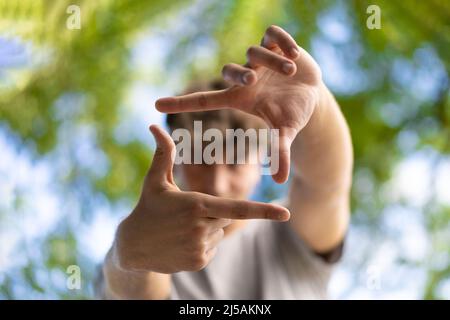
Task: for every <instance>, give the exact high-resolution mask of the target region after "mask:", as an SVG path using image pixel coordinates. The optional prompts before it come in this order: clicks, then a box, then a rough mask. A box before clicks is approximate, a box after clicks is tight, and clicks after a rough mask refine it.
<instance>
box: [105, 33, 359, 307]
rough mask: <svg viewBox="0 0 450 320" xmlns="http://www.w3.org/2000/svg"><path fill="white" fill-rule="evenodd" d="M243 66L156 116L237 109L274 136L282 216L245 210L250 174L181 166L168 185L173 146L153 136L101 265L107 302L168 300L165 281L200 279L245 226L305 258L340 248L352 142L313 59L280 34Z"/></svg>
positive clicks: (254, 207)
mask: <svg viewBox="0 0 450 320" xmlns="http://www.w3.org/2000/svg"><path fill="white" fill-rule="evenodd" d="M247 60H248V61H247V63H246V64H245V65H243V66H241V65H236V64H227V65H226V66H224V68H223V76H224V78H225V79H226V80H228V81H229V82H231V83H232V84H233V86H232V87H231V88H229V89H226V90H220V91H211V92H200V93H193V94H189V95H185V96H179V97H168V98H162V99H160V100H158V101H157V102H156V108H157V109H158V110H159V111H161V112H166V113H172V112H189V111H199V110H202V111H203V110H213V109H219V108H236V109H239V110H242V111H244V112H247V113H250V114H253V115H257V116H259V117H261V118H262V119H264V120H265V121H266V123H267V124H268V125H269V126H270V127H272V128H277V129H279V130H280V146H279V157H280V170H279V171H278V172H276V173H274V175H273V179H274V180H275V181H276V182H279V183H283V182H286V181H287V179H288V176H289V169H290V168H291V167H292V169H293V175H291V177H292V178H291V181H290V191H289V209H290V211H289V210H287V209H286V208H283V207H281V206H276V205H272V204H265V203H256V202H251V201H247V200H245V199H247V197H248V196H249V195H250V193H251V191H252V190H253V189H254V187H255V186H256V184H257V183H258V180H259V169H258V167H257V166H255V165H250V164H245V165H231V166H230V165H218V164H215V165H181V166H180V168H179V169H180V170H179V171H180V178H181V180H182V181H183V183H184V185H185V187H186V188H185V189H187V190H189V191H187V192H186V191H184V192H183V191H180V189H179V188H178V187H177V185H176V184H175V182H174V179H173V173H172V172H173V170H172V169H173V158H174V151H175V146H174V143H173V141H172V140H171V138H170V136H169V135H168V134H167V133H166V132H164V130H162V129H161V128H159V127H157V126H151V127H150V130H151V132H152V134H153V135H154V137H155V139H156V141H157V150H156V152H155V155H154V158H153V163H152V167H151V168H150V170H149V172H148V174H147V176H146V178H145V182H144V186H143V189H142V194H141V197H140V200H139V202H138V204H137V205H136V208H135V209H134V210H133V212H132V213H131V214H130V215H129V216H128V217H127V218H126V219H124V220H123V221H122V223H121V224H120V225H119V227H118V229H117V233H116V237H115V241H114V244H113V246H112V248H111V249H110V251H109V253H108V255H107V257H106V259H105V263H104V267H103V271H104V275H105V280H106V281H105V293H106V296H107V297H109V298H113V299H166V298H167V297H169V294H170V281H171V279H170V274H171V273H174V272H178V271H198V270H201V269H202V268H204V267H205V266H206V265H207V264H208V263H209V262H210V261H211V260H212V259H213V258H214V255H215V254H216V250H217V249H216V246H217V244H218V243H219V242H220V241H224V239H225V241H226V237H227V236H228V235H229V234H231V233H233V232H238V230H239V229H241V228H244V227H245V221H246V220H247V219H272V220H276V221H288V220H289V222H287V223H289V224H290V226H291V227H292V228H293V230H295V232H296V233H297V234H298V236H299V237H300V238H302V239H303V240H304V241H305V242H306V243H307V244H308V245H309V246H310V247H311V249H312V250H314V251H316V252H317V253H325V252H328V251H330V250H332V249H333V248H335V247H336V246H337V245H339V244H340V243H341V242H342V241H343V238H344V236H345V233H346V230H347V227H348V223H349V216H350V214H349V212H350V210H349V191H350V187H351V176H352V166H353V160H352V159H353V154H352V146H351V139H350V133H349V130H348V127H347V124H346V122H345V119H344V117H343V116H342V113H341V111H340V108H339V106H338V104H337V103H336V101H335V100H334V98H333V96H332V94H331V93H330V92H329V91H328V89H327V88H326V87H325V85H324V84H323V82H322V77H321V71H320V68H319V66H318V65H317V63H316V62H315V61H314V59H313V58H312V57H311V56H310V55H309V54H308V53H307V52H306V51H305V50H303V49H302V48H300V47H299V46H298V45H297V44H296V43H295V41H294V39H293V38H292V37H291V36H290V35H289V34H288V33H287V32H285V31H284V30H283V29H281V28H280V27H277V26H271V27H269V28H268V29H267V30H266V33H265V34H264V37H263V40H262V42H261V45H260V46H253V47H251V48H249V50H248V51H247Z"/></svg>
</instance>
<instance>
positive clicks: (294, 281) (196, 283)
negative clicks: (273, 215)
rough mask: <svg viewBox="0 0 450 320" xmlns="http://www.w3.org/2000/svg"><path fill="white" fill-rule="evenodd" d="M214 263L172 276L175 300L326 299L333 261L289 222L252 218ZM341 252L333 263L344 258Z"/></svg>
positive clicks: (226, 242) (221, 247)
mask: <svg viewBox="0 0 450 320" xmlns="http://www.w3.org/2000/svg"><path fill="white" fill-rule="evenodd" d="M217 249H218V250H217V254H216V256H215V257H214V259H213V260H212V261H211V262H210V264H209V265H208V266H207V267H206V268H204V269H203V270H200V271H198V272H178V273H175V274H173V275H172V290H171V296H170V298H171V299H325V298H326V297H327V286H328V282H329V279H330V275H331V271H332V268H333V264H332V262H327V260H330V259H327V258H326V257H321V256H319V255H317V254H316V253H314V252H313V251H311V249H309V247H308V246H307V245H306V244H305V243H304V242H303V241H302V240H301V239H300V238H299V237H298V235H297V234H296V233H295V232H294V230H293V229H292V227H291V226H290V224H289V223H288V222H275V221H268V220H250V221H249V222H248V224H247V225H246V226H245V227H244V228H242V229H240V230H237V231H235V232H234V233H232V234H230V235H229V236H227V237H225V238H224V240H223V241H222V242H221V243H219V245H218V247H217ZM341 249H342V245H341V246H339V247H338V248H336V249H335V250H334V251H335V253H334V254H333V255H334V257H333V258H332V260H333V262H335V261H336V260H337V259H339V257H340V255H341Z"/></svg>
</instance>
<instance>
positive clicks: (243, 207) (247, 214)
mask: <svg viewBox="0 0 450 320" xmlns="http://www.w3.org/2000/svg"><path fill="white" fill-rule="evenodd" d="M205 207H206V210H205V212H206V215H207V216H208V217H210V218H225V219H239V220H242V219H269V220H277V221H287V220H289V218H290V213H289V210H287V209H286V208H284V207H281V206H278V205H275V204H269V203H262V202H256V201H246V200H231V199H222V198H217V197H211V198H209V199H208V200H207V201H205Z"/></svg>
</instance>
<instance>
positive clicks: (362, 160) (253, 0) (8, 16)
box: [0, 0, 450, 299]
mask: <svg viewBox="0 0 450 320" xmlns="http://www.w3.org/2000/svg"><path fill="white" fill-rule="evenodd" d="M71 4H75V5H78V6H79V8H80V9H81V29H75V30H70V29H68V28H67V27H66V22H67V19H68V18H69V16H70V14H68V13H67V11H66V10H67V7H68V6H69V5H71ZM370 4H376V5H378V6H379V8H380V9H381V29H375V30H369V29H368V28H367V26H366V20H367V18H368V17H369V14H367V12H366V10H367V7H368V6H369V5H370ZM449 21H450V2H449V1H448V0H428V1H412V0H404V1H391V0H373V1H364V0H348V1H343V0H341V1H329V0H321V1H313V0H296V1H294V0H290V1H274V0H239V1H238V0H230V1H222V0H209V1H207V0H196V1H165V0H150V1H125V0H115V1H113V0H101V1H88V0H85V1H81V0H78V1H77V0H70V1H69V0H20V1H19V0H0V299H34V298H43V299H80V298H86V299H89V298H91V297H92V292H93V290H92V281H93V278H94V276H95V274H96V267H97V266H98V264H99V263H101V261H102V259H103V256H104V254H105V253H106V251H107V250H108V247H109V246H110V244H111V241H112V239H113V234H114V229H115V226H116V225H117V223H118V221H120V219H121V218H122V217H124V216H125V215H126V214H127V213H128V212H129V211H130V210H131V208H132V207H133V205H134V203H135V201H136V198H137V196H138V193H139V189H140V186H141V182H142V179H143V176H144V174H145V172H146V170H147V168H148V167H149V164H150V163H151V157H152V150H153V148H154V141H153V140H152V137H151V135H150V134H149V132H148V125H149V124H151V123H163V122H164V118H163V116H162V115H161V114H159V113H158V112H157V111H155V109H154V101H155V100H156V99H157V98H158V97H161V96H166V95H172V94H176V93H177V92H180V91H181V90H182V88H183V87H184V86H185V85H186V84H187V83H189V81H190V80H192V79H194V78H196V79H198V78H205V79H208V78H212V77H215V76H218V75H220V69H221V66H222V65H223V64H224V63H226V62H237V63H243V62H244V59H245V51H246V48H247V47H248V46H249V45H252V44H258V43H259V41H260V39H261V36H262V34H263V33H264V31H265V29H266V28H267V26H269V25H270V24H278V25H280V26H282V27H284V28H285V29H286V30H288V31H289V32H290V33H291V34H292V35H293V36H294V37H295V38H296V40H297V41H298V43H299V44H300V45H301V46H303V47H304V48H305V49H307V50H308V51H309V52H310V53H311V54H312V55H313V56H314V57H315V59H316V60H317V61H318V62H319V64H320V66H321V68H322V71H323V75H324V81H325V82H326V84H327V85H328V86H329V88H330V89H331V90H332V91H333V92H334V94H335V95H336V97H337V99H338V101H339V103H340V105H341V107H342V110H343V112H344V113H345V116H346V118H347V120H348V122H349V125H350V127H351V131H352V136H353V143H354V149H355V169H354V185H353V191H352V214H353V218H352V224H351V228H350V231H349V235H348V239H347V250H346V254H345V256H344V259H343V263H342V264H341V265H340V266H339V268H338V269H337V270H336V272H335V274H334V276H333V278H332V281H331V284H330V295H331V297H332V298H339V299H353V298H357V299H366V298H368V299H371V298H376V299H401V298H406V299H423V298H425V299H434V298H439V299H450V156H449V153H450V95H449V70H450V61H449V60H450V59H449V56H450V47H449V44H450V25H449ZM285 192H286V186H284V185H283V186H280V185H276V184H274V183H273V182H272V181H271V179H270V177H264V179H263V181H262V183H261V186H260V187H259V188H258V190H257V192H256V193H255V195H254V198H255V199H259V200H264V201H269V200H272V199H274V198H277V197H280V196H283V194H284V193H285ZM70 265H78V266H80V268H81V272H82V283H81V284H82V285H81V289H80V290H69V289H68V288H67V286H66V281H67V277H68V274H67V273H66V271H67V268H68V266H70Z"/></svg>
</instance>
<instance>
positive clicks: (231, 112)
mask: <svg viewBox="0 0 450 320" xmlns="http://www.w3.org/2000/svg"><path fill="white" fill-rule="evenodd" d="M228 87H229V86H228V84H227V83H226V82H225V81H223V80H213V81H206V82H201V81H197V82H194V83H192V84H191V85H189V86H188V87H187V89H186V90H185V91H184V92H183V94H188V93H193V92H198V91H210V90H222V89H226V88H228ZM194 121H202V126H203V130H207V129H209V128H216V129H219V130H220V131H221V132H222V133H223V134H225V130H226V129H234V130H236V129H243V130H244V131H246V130H247V129H257V130H258V129H263V128H267V126H266V125H265V123H264V122H263V121H262V120H261V119H260V118H258V117H256V116H253V115H250V114H248V113H245V112H243V111H239V110H235V109H222V110H212V111H200V112H182V113H175V114H168V115H167V118H166V122H167V125H168V127H169V129H170V130H171V131H173V130H175V129H178V128H183V129H188V130H190V131H192V130H193V128H194Z"/></svg>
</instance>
